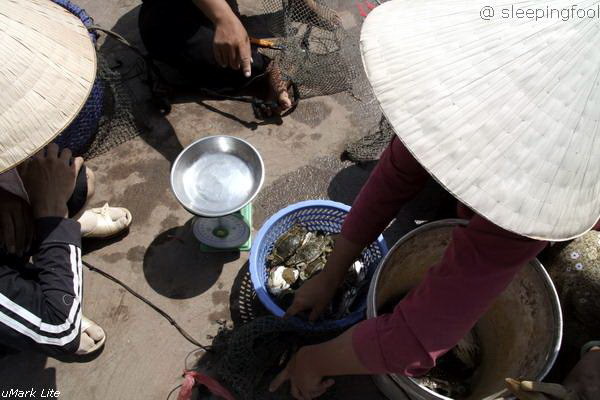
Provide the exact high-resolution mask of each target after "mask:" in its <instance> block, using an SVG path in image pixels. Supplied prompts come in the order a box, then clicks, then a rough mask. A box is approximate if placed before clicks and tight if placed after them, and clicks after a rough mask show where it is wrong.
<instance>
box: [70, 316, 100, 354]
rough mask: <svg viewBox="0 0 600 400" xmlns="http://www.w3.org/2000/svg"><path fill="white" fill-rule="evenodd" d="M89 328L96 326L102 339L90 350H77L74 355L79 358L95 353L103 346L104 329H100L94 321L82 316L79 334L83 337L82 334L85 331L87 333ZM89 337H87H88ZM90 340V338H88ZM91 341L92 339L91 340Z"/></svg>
mask: <svg viewBox="0 0 600 400" xmlns="http://www.w3.org/2000/svg"><path fill="white" fill-rule="evenodd" d="M91 326H97V327H98V328H99V329H100V330H101V331H102V339H100V340H99V341H97V342H96V343H95V344H94V345H93V346H92V347H91V348H89V349H85V350H84V349H78V350H77V351H76V352H75V354H77V355H80V356H86V355H89V354H92V353H95V352H96V351H98V350H99V349H100V348H101V347H102V346H104V342H105V341H106V333H105V332H104V329H102V328H100V326H99V325H98V324H96V323H95V322H94V321H92V320H91V319H89V318H87V317H84V316H82V317H81V334H82V335H83V333H84V332H85V331H87V330H88V329H89V328H90V327H91ZM88 336H89V335H88ZM90 338H91V336H90ZM92 340H93V339H92Z"/></svg>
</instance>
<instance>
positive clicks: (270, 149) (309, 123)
mask: <svg viewBox="0 0 600 400" xmlns="http://www.w3.org/2000/svg"><path fill="white" fill-rule="evenodd" d="M78 3H79V5H81V6H82V7H83V8H85V9H86V10H87V12H88V13H89V14H90V15H92V16H93V17H94V18H95V20H96V23H97V24H99V25H101V26H103V27H106V28H109V29H113V30H115V31H117V32H119V33H121V34H123V35H124V36H125V37H127V38H128V39H130V40H132V41H133V42H134V43H135V44H137V45H140V39H139V36H138V34H137V25H136V24H137V13H138V11H139V0H104V1H94V0H79V1H78ZM348 4H350V6H349V7H350V8H348V9H347V10H346V11H345V12H344V15H343V20H344V23H345V24H346V23H349V24H350V25H355V26H356V25H359V24H360V21H361V17H360V15H359V13H358V11H356V9H354V5H353V3H352V2H348ZM242 11H243V10H242ZM101 48H102V51H103V53H104V54H109V55H110V57H111V58H110V59H111V60H112V61H115V60H122V61H124V66H123V69H124V70H127V69H128V68H130V69H131V68H135V63H134V59H132V57H131V55H130V53H128V52H127V51H126V50H123V48H122V47H120V46H118V45H116V44H115V42H114V41H113V42H109V41H107V42H106V43H104V42H103V40H102V41H101ZM129 85H130V87H131V89H132V90H133V95H134V100H135V103H136V107H137V109H138V112H139V114H140V119H141V123H142V126H143V132H142V135H141V136H139V137H137V138H135V139H133V140H130V141H128V142H126V143H124V144H122V145H120V146H118V147H116V148H113V149H112V150H111V151H109V152H108V153H105V154H103V155H101V156H99V157H97V158H94V159H91V160H89V162H88V165H89V166H90V167H91V168H93V169H94V170H95V171H96V175H97V191H96V195H95V197H94V199H93V201H92V204H91V205H92V206H99V205H102V204H103V203H104V202H109V203H110V204H111V205H115V206H124V207H127V208H129V209H130V210H131V212H132V214H133V216H134V222H133V225H132V226H131V229H130V231H129V234H128V235H127V236H125V237H123V238H121V240H113V241H110V242H108V243H97V242H94V243H86V244H85V246H87V249H85V251H86V252H87V254H86V255H85V257H84V259H85V260H87V261H88V262H90V263H92V264H94V265H96V266H98V267H100V268H102V269H104V270H105V271H107V272H109V273H110V274H112V275H114V276H115V277H117V278H118V279H120V280H122V281H123V282H125V283H127V284H128V285H130V286H131V287H132V288H133V289H134V290H136V291H137V292H139V293H140V294H141V295H143V296H145V297H147V298H148V299H149V300H150V301H152V302H153V303H154V304H156V305H158V306H159V307H161V308H162V309H163V310H165V311H166V312H168V313H169V314H170V315H171V316H173V318H174V319H175V320H176V321H178V323H179V324H181V325H182V326H183V327H184V328H185V329H186V330H187V331H188V332H190V333H191V334H192V336H194V337H195V338H196V339H197V340H198V341H200V342H203V343H207V344H208V343H210V340H209V336H208V335H214V334H215V333H216V332H217V330H218V328H219V326H220V325H219V323H218V322H217V321H219V320H232V319H233V320H234V321H235V322H236V323H238V322H240V321H241V320H242V319H244V317H247V316H248V312H249V311H248V310H247V309H245V308H243V307H242V308H240V303H241V302H242V300H243V299H242V300H240V286H241V287H242V289H243V288H246V289H248V287H247V258H248V254H247V253H241V254H240V253H220V254H206V253H202V252H200V251H199V248H198V243H197V242H196V241H195V239H194V238H192V236H191V234H190V229H189V221H190V219H191V215H190V214H189V213H188V212H186V211H185V210H184V209H183V208H182V207H181V206H180V205H179V204H178V202H177V201H176V199H175V197H174V196H173V194H172V192H171V190H170V186H169V171H170V166H171V163H172V162H173V160H174V158H175V157H176V155H177V154H178V153H179V152H180V151H181V149H182V148H183V147H185V146H186V145H188V144H189V143H191V142H192V141H194V140H196V139H198V138H201V137H204V136H209V135H215V134H228V135H234V136H238V137H240V138H243V139H245V140H248V141H249V142H250V143H252V144H253V145H254V146H256V148H257V149H258V150H259V151H260V153H261V154H262V156H263V158H264V161H265V166H266V180H265V186H264V188H263V190H262V191H261V194H260V196H259V197H258V198H257V200H256V201H255V203H254V205H255V220H254V230H255V231H256V230H257V229H259V228H260V226H261V224H262V222H263V221H264V219H265V218H267V217H268V216H269V215H271V214H272V213H273V212H275V211H277V210H278V209H280V208H282V207H284V206H286V205H288V204H291V203H294V202H296V201H300V200H304V199H315V198H332V199H334V200H338V201H342V202H345V203H348V204H350V203H351V202H352V199H353V198H354V196H355V195H356V193H357V192H358V190H359V188H360V187H361V185H362V183H363V182H364V180H365V179H366V178H367V176H368V174H369V171H370V168H369V167H368V166H367V167H358V166H354V165H353V164H351V163H348V162H345V163H344V162H341V161H339V155H340V153H341V152H342V150H343V149H344V146H345V145H346V143H348V142H349V141H351V140H354V139H356V138H358V137H360V136H362V135H364V134H366V133H367V131H368V130H369V129H371V128H372V127H373V119H374V120H375V122H377V119H378V118H377V116H375V117H373V116H368V115H360V114H359V115H357V112H359V111H360V107H358V106H356V104H355V103H356V101H355V100H353V99H351V98H350V96H348V95H346V94H338V95H333V96H326V97H318V98H313V99H309V100H305V101H302V102H301V103H300V106H299V108H298V110H297V111H296V112H295V113H294V114H292V115H291V116H289V117H287V118H285V119H284V120H283V122H282V123H281V124H280V125H273V124H270V125H261V126H257V127H255V128H256V129H252V128H249V127H247V126H244V125H243V124H240V123H239V122H236V121H234V120H232V119H230V118H227V117H225V116H223V115H221V114H219V113H216V112H213V111H210V110H208V109H207V108H206V107H204V106H202V105H200V104H198V103H196V102H190V101H181V102H178V104H175V105H174V106H173V110H172V112H171V113H170V114H169V115H168V116H167V117H166V118H163V117H160V116H158V115H156V114H153V113H150V112H149V111H148V110H149V108H148V100H149V97H148V91H147V89H146V88H145V87H144V85H143V84H142V83H140V80H139V79H133V80H131V81H130V82H129ZM208 104H209V105H211V106H213V107H216V108H218V109H220V110H223V111H226V112H227V113H231V114H233V115H236V116H237V117H238V118H240V119H243V120H246V121H252V120H253V117H252V112H251V110H250V107H249V105H247V104H240V103H231V102H208ZM357 110H358V111H357ZM369 117H371V118H370V119H369ZM406 229H407V228H406V226H405V227H396V230H395V231H394V230H393V229H392V231H391V235H392V236H391V237H390V238H389V239H390V240H393V237H397V236H398V235H399V234H400V233H402V232H403V231H405V230H406ZM394 235H395V236H394ZM84 280H85V282H84V287H85V297H84V312H85V314H86V315H87V316H88V317H90V318H91V319H93V320H94V321H96V322H97V323H98V324H100V325H101V326H102V327H103V328H104V329H105V331H106V333H107V335H108V339H107V342H106V346H105V348H104V350H103V352H102V353H101V354H100V355H98V356H97V357H95V358H94V359H93V360H91V361H89V362H85V363H81V362H74V361H73V360H63V361H59V360H56V359H53V358H46V357H44V356H41V355H37V354H30V353H21V354H17V355H11V356H6V357H4V358H2V359H0V376H1V377H2V378H1V379H0V381H1V385H0V387H2V389H6V388H10V387H19V388H22V389H31V388H37V389H40V390H41V389H50V388H53V389H57V390H59V391H60V392H61V396H60V398H61V399H69V400H70V399H86V400H87V399H90V400H91V399H165V398H167V396H168V394H169V392H170V391H171V390H172V389H173V388H175V387H176V386H177V385H178V384H179V383H180V382H181V373H182V371H183V369H184V359H185V358H186V356H187V355H188V353H190V352H192V351H193V350H194V349H195V346H194V345H192V344H191V343H189V342H187V341H186V340H185V339H184V338H183V337H182V336H181V335H180V334H179V333H178V332H177V331H176V330H175V329H174V328H173V327H172V326H171V325H170V324H169V323H168V322H167V321H166V320H165V319H163V318H162V317H161V316H160V315H158V314H157V313H156V312H154V311H153V310H152V309H150V308H149V307H148V306H147V305H146V304H144V303H142V302H141V301H139V300H138V299H136V298H134V297H133V296H132V295H130V294H129V293H127V292H126V291H125V290H124V289H123V288H121V287H119V286H117V285H116V284H114V283H113V282H111V281H109V280H107V279H105V278H104V277H102V276H100V275H98V274H97V273H93V272H90V271H85V277H84ZM244 282H245V283H244ZM236 286H237V287H236ZM194 357H195V354H193V356H192V361H193V359H194ZM339 386H340V388H339V390H338V393H339V394H338V395H339V397H340V398H348V399H352V398H355V399H358V398H361V399H366V398H368V399H378V398H383V397H382V395H380V394H379V393H378V391H377V389H376V388H375V387H374V385H373V384H372V381H371V380H370V379H369V378H367V377H361V378H354V379H350V380H342V382H340V385H339ZM38 393H39V392H38ZM172 398H173V397H172Z"/></svg>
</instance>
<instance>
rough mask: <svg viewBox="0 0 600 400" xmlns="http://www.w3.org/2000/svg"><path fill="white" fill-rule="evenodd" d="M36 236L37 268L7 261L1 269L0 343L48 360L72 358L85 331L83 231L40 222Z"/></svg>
mask: <svg viewBox="0 0 600 400" xmlns="http://www.w3.org/2000/svg"><path fill="white" fill-rule="evenodd" d="M36 236H37V237H38V238H39V244H38V245H37V246H35V254H34V256H33V263H29V264H21V265H19V263H18V262H11V260H9V259H5V260H3V261H6V262H2V265H0V342H1V343H2V344H4V345H6V346H8V347H13V348H17V349H32V348H36V349H38V350H40V351H42V352H45V353H47V354H50V355H57V354H65V353H73V352H75V351H76V350H77V347H78V346H79V331H80V325H81V299H82V275H81V273H82V264H81V234H80V226H79V224H78V223H77V222H75V221H72V220H68V219H63V218H41V219H39V220H38V221H36ZM12 261H14V260H12Z"/></svg>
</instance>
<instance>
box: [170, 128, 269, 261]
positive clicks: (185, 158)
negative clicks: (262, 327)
mask: <svg viewBox="0 0 600 400" xmlns="http://www.w3.org/2000/svg"><path fill="white" fill-rule="evenodd" d="M263 180H264V164H263V161H262V158H261V157H260V154H259V153H258V151H257V150H256V149H255V148H254V147H253V146H252V145H251V144H249V143H248V142H246V141H244V140H242V139H239V138H236V137H233V136H209V137H206V138H203V139H200V140H198V141H196V142H194V143H192V144H190V145H189V146H187V147H186V148H185V149H184V150H183V151H182V152H181V153H180V154H179V156H178V157H177V159H176V160H175V163H174V164H173V168H172V170H171V188H172V190H173V193H174V194H175V197H176V198H177V200H178V201H179V202H180V203H181V205H182V206H183V207H184V208H185V209H186V210H188V211H189V212H191V213H192V214H194V215H195V216H196V218H194V221H193V223H192V232H193V233H194V236H195V237H196V239H198V241H199V242H200V246H201V247H200V248H201V250H202V251H207V252H219V251H232V250H239V251H248V250H250V246H251V240H252V239H251V230H252V228H251V227H252V204H251V203H250V202H251V201H252V199H254V197H255V196H256V195H257V194H258V191H259V190H260V188H261V186H262V183H263Z"/></svg>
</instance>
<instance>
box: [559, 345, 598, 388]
mask: <svg viewBox="0 0 600 400" xmlns="http://www.w3.org/2000/svg"><path fill="white" fill-rule="evenodd" d="M563 385H565V386H566V387H568V388H569V389H571V390H573V391H574V392H575V393H577V394H578V395H579V397H578V398H579V400H596V399H600V347H592V349H591V350H590V351H588V352H587V353H585V354H584V355H583V356H582V357H581V360H579V362H578V363H577V365H575V367H574V368H573V369H572V370H571V372H570V373H569V375H568V376H567V378H566V379H565V381H564V382H563Z"/></svg>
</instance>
